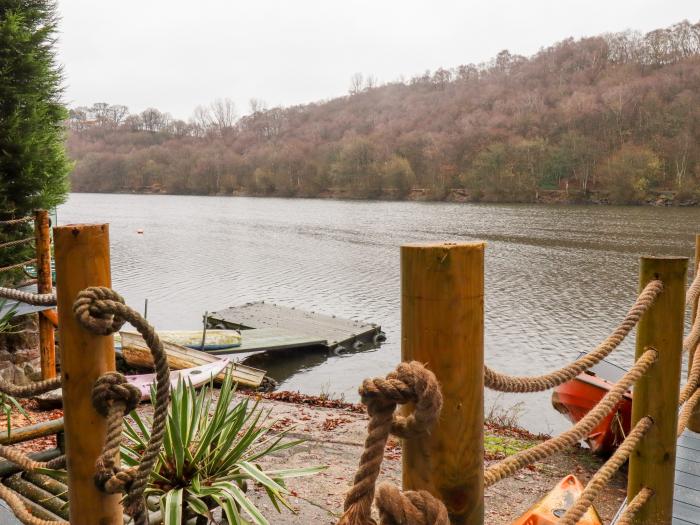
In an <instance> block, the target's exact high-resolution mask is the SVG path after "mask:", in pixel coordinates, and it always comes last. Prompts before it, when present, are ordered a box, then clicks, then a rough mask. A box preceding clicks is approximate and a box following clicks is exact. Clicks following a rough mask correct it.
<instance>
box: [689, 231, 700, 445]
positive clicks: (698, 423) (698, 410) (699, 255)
mask: <svg viewBox="0 0 700 525" xmlns="http://www.w3.org/2000/svg"><path fill="white" fill-rule="evenodd" d="M698 263H700V234H696V235H695V259H693V269H694V271H693V279H694V278H695V276H696V275H697V273H698V271H699V269H698ZM697 312H698V300H697V299H696V300H695V303H694V304H693V315H692V317H691V323H692V322H693V321H695V316H696V315H697ZM696 350H697V348H691V349H690V354H689V355H688V373H690V367H691V365H692V364H693V359H694V358H695V352H696ZM688 428H689V429H690V430H692V431H693V432H700V405H698V406H696V407H695V410H693V413H692V415H691V416H690V419H689V420H688Z"/></svg>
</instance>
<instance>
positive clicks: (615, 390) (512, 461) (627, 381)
mask: <svg viewBox="0 0 700 525" xmlns="http://www.w3.org/2000/svg"><path fill="white" fill-rule="evenodd" d="M657 357H658V352H657V351H656V350H654V349H649V350H647V351H646V352H644V353H643V354H642V356H641V357H640V358H639V359H638V360H637V362H636V363H635V364H634V366H633V367H632V368H631V369H630V370H629V372H627V373H626V374H625V375H624V376H622V379H620V380H619V381H618V382H617V383H615V385H613V387H612V388H611V389H610V390H609V391H608V393H607V394H605V396H604V397H603V399H601V400H600V401H599V402H598V404H597V405H596V406H595V407H593V408H592V409H591V410H590V411H589V412H588V413H587V414H586V415H585V416H584V417H583V418H582V419H581V420H580V421H579V422H578V423H576V424H575V425H574V426H573V427H571V428H570V429H569V430H567V431H566V432H563V433H561V434H559V435H558V436H557V437H554V438H551V439H548V440H547V441H545V442H544V443H540V444H539V445H536V446H534V447H532V448H529V449H526V450H522V451H520V452H518V453H516V454H514V455H512V456H509V457H507V458H505V459H503V460H501V461H500V462H498V463H496V464H495V465H492V466H490V467H488V468H487V469H486V471H485V473H484V483H485V485H486V486H487V487H489V486H491V485H493V484H494V483H496V482H498V481H500V480H502V479H504V478H507V477H508V476H512V475H513V474H515V473H516V472H517V471H518V470H520V469H522V468H524V467H526V466H527V465H531V464H533V463H535V462H537V461H540V460H542V459H544V458H546V457H549V456H552V455H554V454H556V453H558V452H561V451H563V450H565V449H566V448H569V447H571V446H573V445H575V444H576V443H578V442H579V441H581V440H582V439H583V438H585V437H586V436H587V435H588V434H589V433H590V432H591V430H592V429H593V428H595V426H596V425H598V424H599V423H600V422H601V421H602V420H603V418H604V417H605V416H607V415H608V414H609V413H610V412H611V411H612V410H613V408H614V407H615V406H616V405H617V404H618V403H619V402H620V399H622V396H623V395H624V394H625V392H627V390H629V388H630V387H631V386H632V385H633V384H634V383H635V382H636V381H637V380H638V379H639V378H640V377H642V376H643V375H644V374H645V373H646V372H647V370H649V368H650V367H651V365H653V364H654V362H655V361H656V359H657Z"/></svg>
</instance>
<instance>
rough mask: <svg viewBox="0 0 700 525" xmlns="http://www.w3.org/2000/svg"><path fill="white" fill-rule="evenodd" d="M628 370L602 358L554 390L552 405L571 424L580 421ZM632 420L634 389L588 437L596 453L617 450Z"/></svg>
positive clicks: (587, 439) (587, 440) (589, 443)
mask: <svg viewBox="0 0 700 525" xmlns="http://www.w3.org/2000/svg"><path fill="white" fill-rule="evenodd" d="M624 373H625V370H624V369H623V368H621V367H619V366H616V365H614V364H612V363H610V362H608V361H601V362H600V363H598V364H597V365H595V366H593V367H592V368H591V369H590V370H587V371H586V372H583V373H581V374H579V375H578V376H576V377H575V378H574V379H572V380H571V381H568V382H566V383H563V384H561V385H559V386H558V387H556V388H555V389H554V391H553V392H552V405H553V406H554V408H555V409H556V410H557V411H558V412H560V413H561V414H563V415H564V416H566V417H567V418H568V419H569V420H570V421H571V422H572V423H577V422H578V421H580V420H581V419H582V418H583V417H584V416H585V415H586V414H587V413H588V412H589V411H590V410H591V409H592V408H593V407H594V406H596V405H597V404H598V402H599V401H600V400H601V399H602V398H603V396H605V394H607V393H608V391H609V390H610V388H612V386H613V385H614V384H615V383H616V382H617V381H618V380H619V379H620V378H621V377H622V376H623V374H624ZM631 420H632V392H631V391H629V392H627V393H625V395H624V396H623V397H622V399H621V400H620V402H619V403H618V404H617V405H616V406H615V407H614V408H613V410H612V411H611V412H610V413H609V414H608V415H607V416H606V417H605V418H603V420H602V421H601V422H600V423H599V424H598V426H596V427H595V428H594V429H593V430H591V433H590V434H589V435H588V437H587V438H586V443H588V446H589V447H591V450H592V451H593V452H594V453H595V454H601V455H607V454H610V453H612V452H614V451H615V449H616V448H617V447H618V445H619V444H620V443H622V442H623V441H624V439H625V436H626V435H627V434H628V433H629V431H630V427H631Z"/></svg>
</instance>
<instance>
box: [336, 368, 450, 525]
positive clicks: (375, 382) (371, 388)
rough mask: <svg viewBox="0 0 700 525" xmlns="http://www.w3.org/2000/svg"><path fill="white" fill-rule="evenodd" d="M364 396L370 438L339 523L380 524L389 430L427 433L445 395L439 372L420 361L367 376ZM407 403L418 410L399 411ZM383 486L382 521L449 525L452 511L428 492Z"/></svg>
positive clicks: (410, 434)
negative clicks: (377, 516) (375, 514)
mask: <svg viewBox="0 0 700 525" xmlns="http://www.w3.org/2000/svg"><path fill="white" fill-rule="evenodd" d="M360 396H361V397H362V402H363V403H364V404H365V405H367V413H368V414H369V416H370V419H369V425H368V428H367V438H366V439H365V449H364V451H363V452H362V456H361V457H360V465H359V467H358V469H357V473H356V474H355V479H354V484H353V486H352V488H351V489H350V490H349V491H348V493H347V495H346V496H345V504H344V510H345V512H344V513H343V516H342V517H341V518H340V521H339V522H338V523H339V525H376V522H375V521H374V520H373V519H372V501H373V500H374V496H375V485H376V482H377V478H378V477H379V471H380V469H381V466H382V461H383V459H384V449H385V448H386V443H387V440H388V439H389V434H394V435H396V436H399V437H402V438H404V439H410V438H416V437H419V436H423V435H425V434H427V433H428V432H430V430H431V429H432V428H433V426H434V425H435V423H436V422H437V419H438V417H439V416H440V411H441V409H442V393H441V392H440V385H439V383H438V381H437V378H436V377H435V374H433V373H432V372H431V371H430V370H428V369H427V368H425V367H424V366H423V364H422V363H419V362H417V361H411V362H410V363H401V364H400V365H399V366H398V367H397V369H396V370H395V371H394V372H391V373H390V374H388V375H387V376H386V378H384V379H382V378H374V379H365V381H363V383H362V386H361V387H360ZM406 403H414V404H415V409H414V411H413V413H412V414H410V415H408V416H399V415H397V414H395V412H394V411H395V410H396V405H400V404H406ZM380 489H381V490H380V491H379V492H378V493H377V507H378V508H379V510H380V513H381V514H382V518H381V520H382V521H381V524H382V525H393V524H402V525H404V524H405V525H443V524H444V525H449V521H440V520H439V519H438V518H441V517H443V516H447V509H446V508H445V506H444V505H443V504H442V502H440V500H438V499H436V498H435V497H433V496H431V495H429V494H428V493H423V492H422V491H421V492H406V493H402V492H401V491H399V490H398V489H397V488H394V487H392V486H390V485H386V484H384V485H382V486H381V487H380ZM409 518H410V519H409ZM441 519H442V518H441ZM406 520H409V521H406Z"/></svg>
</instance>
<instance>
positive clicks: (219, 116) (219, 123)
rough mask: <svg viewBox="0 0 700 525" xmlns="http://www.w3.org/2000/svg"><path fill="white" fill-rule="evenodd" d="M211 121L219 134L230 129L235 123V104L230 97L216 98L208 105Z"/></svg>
mask: <svg viewBox="0 0 700 525" xmlns="http://www.w3.org/2000/svg"><path fill="white" fill-rule="evenodd" d="M209 109H210V112H211V116H212V123H213V125H214V127H216V129H217V130H218V132H219V133H220V134H221V135H224V134H226V133H228V132H229V131H231V130H232V129H233V127H234V126H235V125H236V118H237V117H236V104H235V103H234V102H233V100H231V99H230V98H224V99H221V98H217V99H216V100H215V101H214V102H212V103H211V104H210V106H209Z"/></svg>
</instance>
